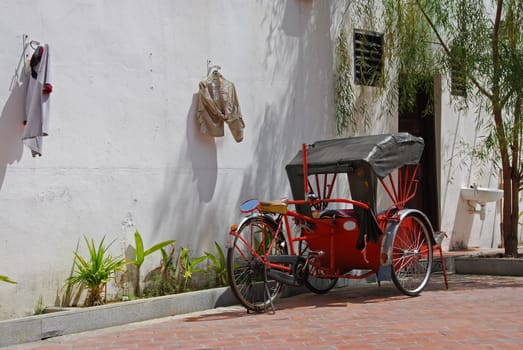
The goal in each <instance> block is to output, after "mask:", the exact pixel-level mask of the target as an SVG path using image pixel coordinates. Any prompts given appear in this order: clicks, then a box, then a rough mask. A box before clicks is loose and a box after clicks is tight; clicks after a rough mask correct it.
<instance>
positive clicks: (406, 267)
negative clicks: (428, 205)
mask: <svg viewBox="0 0 523 350" xmlns="http://www.w3.org/2000/svg"><path fill="white" fill-rule="evenodd" d="M398 225H399V226H398V229H397V232H396V235H395V237H394V240H393V242H392V281H393V282H394V284H395V285H396V287H397V288H398V289H399V290H400V291H401V292H402V293H403V294H406V295H409V296H416V295H418V294H419V293H420V292H421V291H422V290H423V288H425V286H426V285H427V283H428V282H429V278H430V273H431V266H432V241H431V240H430V237H429V230H428V229H427V226H426V225H425V222H424V220H422V219H421V218H420V217H419V216H417V215H415V214H412V213H410V214H407V215H406V216H405V217H404V218H402V219H401V221H400V222H399V224H398Z"/></svg>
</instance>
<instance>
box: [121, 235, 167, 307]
mask: <svg viewBox="0 0 523 350" xmlns="http://www.w3.org/2000/svg"><path fill="white" fill-rule="evenodd" d="M174 242H176V241H175V240H173V239H171V240H167V241H163V242H160V243H157V244H155V245H153V246H152V247H151V248H149V249H147V250H144V247H143V240H142V236H141V235H140V232H138V230H136V232H135V233H134V243H135V260H133V261H131V262H130V263H131V264H134V265H136V281H135V284H134V295H135V296H137V297H139V296H141V289H140V267H141V266H142V264H143V262H144V260H145V257H146V256H147V255H150V254H152V253H154V252H155V251H157V250H160V249H162V248H163V247H165V246H168V245H169V244H173V243H174Z"/></svg>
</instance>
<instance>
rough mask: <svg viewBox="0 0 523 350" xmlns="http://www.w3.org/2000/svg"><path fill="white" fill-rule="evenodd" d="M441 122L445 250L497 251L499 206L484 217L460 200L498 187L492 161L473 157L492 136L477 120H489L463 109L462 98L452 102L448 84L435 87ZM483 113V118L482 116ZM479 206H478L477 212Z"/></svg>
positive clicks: (487, 209) (494, 204)
mask: <svg viewBox="0 0 523 350" xmlns="http://www.w3.org/2000/svg"><path fill="white" fill-rule="evenodd" d="M436 86H437V87H438V89H439V91H441V94H439V95H438V96H437V99H436V103H437V108H436V109H437V114H438V116H437V119H439V127H440V128H441V129H440V133H441V135H440V137H441V138H440V142H441V143H440V159H439V162H440V167H439V169H440V203H441V205H440V207H441V228H442V231H444V232H446V233H447V235H448V239H446V240H445V241H444V242H443V247H444V248H445V249H449V250H463V249H470V248H478V247H480V248H498V246H499V244H500V241H501V233H500V211H501V202H499V201H498V202H489V203H486V205H485V218H484V219H483V220H482V219H481V217H480V215H479V212H472V211H471V210H470V207H469V205H468V204H467V202H466V201H465V200H463V198H462V196H461V191H460V190H461V188H463V187H470V186H473V185H477V187H486V188H493V189H497V188H499V182H498V171H497V170H496V169H495V168H494V166H493V163H492V162H488V163H481V162H479V161H477V160H472V158H471V152H472V150H473V148H474V147H477V146H479V145H480V143H481V142H482V141H483V140H484V138H485V137H486V136H487V135H488V132H487V131H486V130H485V128H477V127H476V125H478V123H477V122H478V121H481V124H482V125H486V123H488V122H489V121H490V120H491V116H490V115H489V114H488V112H486V111H479V110H478V109H477V108H476V107H470V108H462V107H463V104H462V103H461V102H462V101H460V97H451V96H450V94H449V87H448V83H447V82H446V81H445V79H443V83H442V84H436ZM478 112H479V114H478ZM479 209H480V206H479V205H476V210H477V211H479Z"/></svg>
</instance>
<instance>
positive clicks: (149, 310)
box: [0, 288, 237, 346]
mask: <svg viewBox="0 0 523 350" xmlns="http://www.w3.org/2000/svg"><path fill="white" fill-rule="evenodd" d="M234 304H237V301H236V299H235V297H234V295H233V294H232V293H231V291H230V289H229V288H215V289H208V290H202V291H196V292H190V293H182V294H175V295H169V296H163V297H157V298H149V299H140V300H133V301H127V302H121V303H114V304H108V305H102V306H95V307H89V308H68V309H64V310H61V311H58V310H54V311H55V312H51V313H47V314H43V315H35V316H29V317H24V318H19V319H13V320H6V321H0V346H8V345H13V344H21V343H27V342H33V341H38V340H42V339H47V338H51V337H56V336H60V335H65V334H72V333H78V332H84V331H88V330H94V329H100V328H106V327H112V326H118V325H122V324H127V323H132V322H139V321H145V320H150V319H154V318H159V317H167V316H173V315H178V314H184V313H189V312H195V311H201V310H206V309H212V308H215V307H221V306H229V305H234Z"/></svg>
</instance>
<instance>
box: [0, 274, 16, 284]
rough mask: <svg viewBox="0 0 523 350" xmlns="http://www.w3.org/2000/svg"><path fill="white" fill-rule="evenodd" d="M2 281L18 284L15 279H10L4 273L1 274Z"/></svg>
mask: <svg viewBox="0 0 523 350" xmlns="http://www.w3.org/2000/svg"><path fill="white" fill-rule="evenodd" d="M0 282H6V283H12V284H16V282H15V281H12V280H10V279H9V277H7V276H4V275H0Z"/></svg>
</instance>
